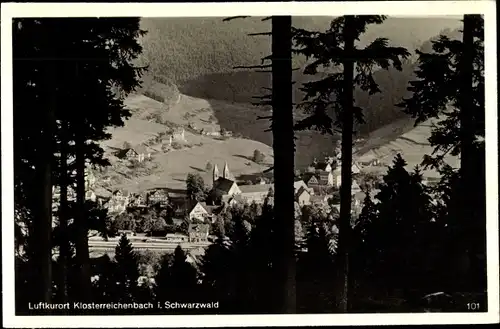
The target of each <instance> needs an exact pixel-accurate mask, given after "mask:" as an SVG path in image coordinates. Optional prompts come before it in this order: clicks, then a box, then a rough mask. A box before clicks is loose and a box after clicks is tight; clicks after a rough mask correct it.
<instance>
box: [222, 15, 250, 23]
mask: <svg viewBox="0 0 500 329" xmlns="http://www.w3.org/2000/svg"><path fill="white" fill-rule="evenodd" d="M248 17H250V16H232V17H227V18H224V19H223V20H222V21H223V22H229V21H232V20H233V19H240V18H248Z"/></svg>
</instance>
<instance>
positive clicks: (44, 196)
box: [32, 63, 55, 303]
mask: <svg viewBox="0 0 500 329" xmlns="http://www.w3.org/2000/svg"><path fill="white" fill-rule="evenodd" d="M44 64H45V63H42V65H44ZM51 66H52V65H50V64H49V65H47V66H45V67H44V69H45V70H46V72H45V83H46V89H45V96H46V97H47V98H48V101H47V102H46V105H47V108H46V109H43V114H42V115H43V118H42V120H43V121H42V122H41V124H42V129H41V130H42V132H41V136H40V143H39V149H38V159H37V166H36V176H37V177H36V184H34V185H35V188H36V189H37V190H38V193H37V194H38V196H37V198H38V200H36V201H37V205H38V207H37V216H36V217H35V220H34V223H33V231H34V232H33V239H34V242H35V247H34V248H33V249H32V255H33V260H34V264H33V265H34V266H33V269H34V270H35V271H36V272H37V275H35V276H34V277H36V278H38V280H36V281H37V282H35V283H34V284H35V286H34V287H33V288H34V289H36V292H35V296H36V297H35V300H36V301H37V302H38V301H43V302H47V303H50V302H51V300H52V163H51V161H52V156H53V152H52V151H53V137H54V136H53V132H54V123H55V98H54V96H55V95H54V89H53V88H54V79H53V75H52V74H53V72H52V70H51Z"/></svg>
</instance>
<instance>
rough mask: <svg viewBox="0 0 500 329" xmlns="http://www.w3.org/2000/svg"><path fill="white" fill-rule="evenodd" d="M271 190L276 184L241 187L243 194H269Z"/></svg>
mask: <svg viewBox="0 0 500 329" xmlns="http://www.w3.org/2000/svg"><path fill="white" fill-rule="evenodd" d="M270 188H274V184H256V185H241V186H240V190H241V193H256V192H268V191H269V189H270Z"/></svg>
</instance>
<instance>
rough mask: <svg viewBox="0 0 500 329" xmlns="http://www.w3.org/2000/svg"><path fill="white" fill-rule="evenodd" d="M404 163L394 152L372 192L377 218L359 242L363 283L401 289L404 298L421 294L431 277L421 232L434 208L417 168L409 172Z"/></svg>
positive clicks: (429, 219)
mask: <svg viewBox="0 0 500 329" xmlns="http://www.w3.org/2000/svg"><path fill="white" fill-rule="evenodd" d="M405 166H406V162H405V160H404V159H403V158H402V157H401V155H399V154H398V155H397V156H396V158H395V159H394V162H393V166H392V167H390V168H389V170H388V172H387V174H386V175H385V176H384V179H383V183H382V184H381V186H380V192H379V193H378V194H377V196H376V198H377V199H378V200H379V202H378V203H377V205H376V208H377V212H378V216H377V218H376V220H372V221H371V222H370V223H368V225H367V226H366V227H365V229H366V233H365V234H364V236H365V237H364V241H363V243H362V244H361V245H362V249H361V250H362V251H363V254H364V258H365V262H364V266H363V265H362V264H363V263H361V264H358V266H359V267H360V268H362V267H364V268H365V273H366V274H368V277H365V278H364V279H365V280H368V281H366V282H367V284H368V282H371V284H372V286H376V287H384V289H387V291H383V292H382V291H378V292H376V291H373V293H374V294H377V293H390V294H394V293H396V291H400V292H402V293H404V294H405V295H404V297H408V296H410V294H412V293H413V292H416V293H417V294H418V293H422V290H425V283H426V282H427V283H428V282H429V280H430V278H428V277H424V276H423V274H424V272H425V268H426V267H428V266H429V265H428V259H427V258H429V255H427V254H426V253H425V250H426V248H427V246H426V243H428V242H427V241H426V240H425V235H426V233H428V232H427V230H428V228H429V224H430V223H431V221H432V219H433V213H432V209H433V208H432V207H431V199H430V196H429V194H428V193H427V190H426V188H425V186H424V185H423V183H422V176H421V174H420V172H419V170H418V168H417V169H416V170H415V171H414V172H413V173H409V172H407V171H406V169H405ZM388 237H389V238H388ZM434 265H435V264H434ZM362 279H363V278H362ZM375 283H376V284H375ZM368 286H369V284H368ZM402 297H403V296H402Z"/></svg>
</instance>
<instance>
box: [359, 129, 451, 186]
mask: <svg viewBox="0 0 500 329" xmlns="http://www.w3.org/2000/svg"><path fill="white" fill-rule="evenodd" d="M432 122H435V120H428V121H426V122H423V123H421V124H419V125H418V126H416V127H414V128H412V129H409V130H408V131H406V132H405V133H403V134H401V135H400V136H397V137H396V138H390V137H394V136H393V134H389V132H390V131H392V129H393V128H394V127H393V126H392V125H388V127H384V128H382V129H379V130H377V131H375V132H374V136H373V137H372V138H370V139H369V141H368V143H369V144H368V143H367V144H368V145H367V144H365V145H363V147H362V148H361V149H360V151H359V152H357V153H356V154H355V158H356V160H357V161H360V162H365V161H366V162H368V161H371V160H373V159H378V160H380V161H381V162H382V163H384V164H385V165H392V160H393V159H394V157H395V156H396V155H397V154H398V153H400V154H401V155H402V156H403V158H404V159H405V160H406V162H407V163H408V165H407V167H406V168H407V170H413V168H415V166H417V165H420V164H421V163H422V160H423V157H424V155H426V154H429V155H431V154H432V152H433V150H434V148H433V147H432V146H431V145H430V144H429V142H428V138H429V137H430V135H431V127H432ZM399 127H401V128H402V129H408V126H406V127H405V126H403V125H399ZM384 133H385V135H384ZM391 135H392V136H391ZM445 161H446V162H447V163H448V164H449V165H451V166H452V167H455V168H457V167H458V166H459V159H458V157H454V156H447V157H445ZM381 169H383V170H381ZM374 170H381V171H382V172H385V171H386V170H387V166H384V167H375V168H374ZM422 174H423V175H424V176H425V177H433V178H434V177H439V174H438V173H437V172H436V171H435V170H430V169H429V170H425V171H423V172H422Z"/></svg>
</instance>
